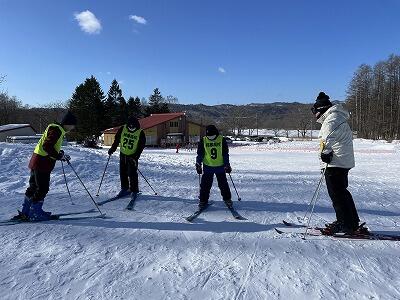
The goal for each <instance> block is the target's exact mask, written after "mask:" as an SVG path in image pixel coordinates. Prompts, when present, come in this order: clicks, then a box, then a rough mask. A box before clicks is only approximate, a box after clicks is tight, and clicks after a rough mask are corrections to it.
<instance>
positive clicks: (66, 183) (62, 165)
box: [61, 161, 75, 205]
mask: <svg viewBox="0 0 400 300" xmlns="http://www.w3.org/2000/svg"><path fill="white" fill-rule="evenodd" d="M61 167H62V171H63V174H64V181H65V186H66V187H67V191H68V195H69V199H70V200H71V203H72V205H75V203H74V201H72V197H71V193H70V191H69V188H68V182H67V176H65V170H64V163H63V161H61Z"/></svg>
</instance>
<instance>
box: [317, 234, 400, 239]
mask: <svg viewBox="0 0 400 300" xmlns="http://www.w3.org/2000/svg"><path fill="white" fill-rule="evenodd" d="M323 235H325V234H323ZM325 236H331V237H333V238H339V239H354V240H374V241H400V235H393V234H385V233H377V232H369V233H366V234H362V233H358V234H357V233H356V234H334V235H325Z"/></svg>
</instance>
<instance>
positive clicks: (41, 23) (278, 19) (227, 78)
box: [0, 0, 400, 105]
mask: <svg viewBox="0 0 400 300" xmlns="http://www.w3.org/2000/svg"><path fill="white" fill-rule="evenodd" d="M399 15H400V1H396V0H382V1H378V0H377V1H370V0H357V1H351V0H336V1H320V0H319V1H316V0H315V1H314V0H292V1H288V0H281V1H267V0H264V1H261V0H260V1H250V0H248V1H241V0H231V1H225V0H223V1H217V0H214V1H212V0H202V1H190V0H180V1H178V0H159V1H151V0H143V1H134V0H131V1H95V0H87V1H71V0H58V1H50V0H39V1H20V0H0V37H1V45H0V74H3V75H6V82H4V83H3V84H2V85H1V86H0V89H2V90H7V91H8V93H9V94H10V95H15V96H17V97H18V98H19V99H20V100H22V101H23V103H24V104H30V105H39V104H43V103H49V102H55V101H65V100H67V99H69V98H70V97H71V95H72V93H73V91H74V89H75V87H76V86H77V85H78V84H80V83H82V82H83V81H84V80H85V78H87V77H89V76H90V75H94V76H95V77H96V78H97V79H98V80H99V81H100V84H101V86H102V88H103V90H104V92H105V93H106V92H107V91H108V89H109V86H110V83H111V81H112V80H113V79H114V78H116V79H117V80H118V81H119V82H120V84H121V88H122V90H123V93H124V96H125V97H126V98H128V97H129V96H139V97H148V96H149V95H150V94H151V93H152V90H153V89H154V88H156V87H158V88H159V89H160V90H161V92H162V94H163V95H164V96H167V95H174V96H176V97H178V99H179V102H180V103H204V104H221V103H232V104H246V103H251V102H274V101H288V102H293V101H299V102H311V101H312V100H313V99H315V97H316V95H317V94H318V92H319V91H320V90H324V91H325V92H326V93H328V94H329V95H330V96H331V98H332V99H339V100H343V99H344V98H345V96H346V89H347V86H348V83H349V80H350V79H351V77H352V75H353V73H354V71H355V70H356V68H357V67H358V66H359V65H360V64H362V63H367V64H375V63H376V62H378V61H379V60H383V59H386V58H387V57H388V56H389V54H392V53H395V54H400V53H399V49H400V34H399V29H400V18H399V17H398V16H399Z"/></svg>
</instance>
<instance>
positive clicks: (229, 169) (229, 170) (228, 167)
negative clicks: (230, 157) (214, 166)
mask: <svg viewBox="0 0 400 300" xmlns="http://www.w3.org/2000/svg"><path fill="white" fill-rule="evenodd" d="M224 169H225V172H226V173H228V174H230V173H231V172H232V168H231V165H229V164H228V165H225V167H224Z"/></svg>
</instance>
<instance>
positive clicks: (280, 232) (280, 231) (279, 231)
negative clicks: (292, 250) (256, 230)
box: [274, 228, 283, 234]
mask: <svg viewBox="0 0 400 300" xmlns="http://www.w3.org/2000/svg"><path fill="white" fill-rule="evenodd" d="M274 229H275V231H276V232H277V233H279V234H282V233H283V231H282V230H279V229H278V228H274Z"/></svg>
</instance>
